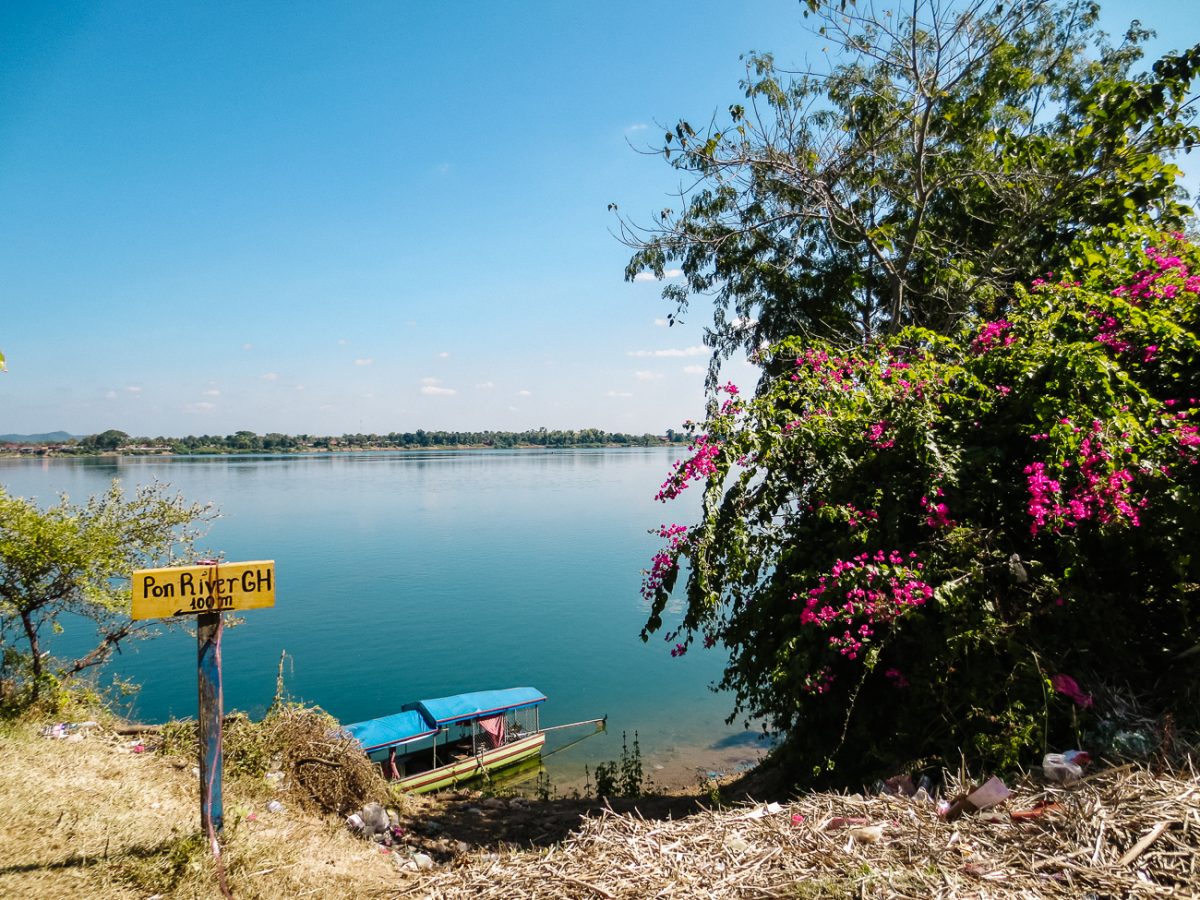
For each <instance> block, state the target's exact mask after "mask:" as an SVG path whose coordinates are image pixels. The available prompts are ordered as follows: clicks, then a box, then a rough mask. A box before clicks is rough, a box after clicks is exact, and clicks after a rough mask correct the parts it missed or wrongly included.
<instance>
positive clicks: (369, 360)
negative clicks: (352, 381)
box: [354, 356, 375, 366]
mask: <svg viewBox="0 0 1200 900" xmlns="http://www.w3.org/2000/svg"><path fill="white" fill-rule="evenodd" d="M373 362H375V360H374V359H372V358H371V357H370V356H364V357H363V358H362V359H356V360H355V361H354V364H355V365H356V366H369V365H371V363H373Z"/></svg>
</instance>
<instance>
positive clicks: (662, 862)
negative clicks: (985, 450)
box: [0, 726, 1200, 900]
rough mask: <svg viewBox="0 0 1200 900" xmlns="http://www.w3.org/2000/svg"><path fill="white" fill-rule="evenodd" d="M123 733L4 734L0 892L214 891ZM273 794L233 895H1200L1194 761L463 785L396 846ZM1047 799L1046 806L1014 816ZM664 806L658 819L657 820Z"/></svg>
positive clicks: (172, 773)
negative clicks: (737, 797) (573, 791)
mask: <svg viewBox="0 0 1200 900" xmlns="http://www.w3.org/2000/svg"><path fill="white" fill-rule="evenodd" d="M127 743H128V739H122V738H117V737H115V736H112V735H106V734H104V733H99V732H98V733H96V734H93V735H92V736H91V737H89V738H88V739H86V740H83V741H81V742H78V743H67V742H64V741H52V740H47V739H44V738H42V737H40V736H38V733H37V729H36V728H33V727H28V726H23V727H19V728H13V729H9V730H8V731H5V732H3V733H0V812H2V815H0V896H3V897H36V898H54V897H71V898H82V897H89V898H90V897H106V898H107V897H112V898H124V897H130V898H134V897H137V898H143V900H145V898H148V897H152V896H155V895H158V896H160V897H161V898H163V900H167V898H183V897H188V898H215V897H219V896H220V892H219V889H218V887H217V879H216V877H215V875H214V869H213V863H212V860H211V857H210V856H209V853H208V851H207V848H206V847H205V845H204V842H203V841H202V840H201V839H200V838H199V836H198V834H197V832H198V828H197V824H198V823H197V821H196V820H197V816H198V812H197V793H198V792H197V784H196V777H195V776H194V775H193V773H192V769H191V764H190V762H188V761H184V760H182V759H179V758H174V759H173V758H171V757H164V756H162V755H160V754H151V753H146V754H132V753H130V752H129V751H128V749H127V747H126V746H125V745H126V744H127ZM297 758H303V757H297ZM293 789H294V790H299V789H301V786H299V785H297V786H295V787H294V788H293ZM274 796H277V795H275V794H273V793H271V791H270V789H269V787H268V786H267V785H266V784H265V783H264V782H263V781H262V779H261V778H250V777H246V778H242V779H238V778H233V779H231V780H230V781H227V784H226V791H225V812H226V834H225V841H224V853H223V859H224V864H225V868H226V871H227V875H228V883H229V886H230V888H231V890H232V893H233V895H234V896H235V897H238V898H259V897H261V898H274V897H289V898H290V897H305V896H311V897H356V898H371V897H439V898H470V900H486V898H489V897H491V898H502V897H503V898H509V897H530V898H551V897H553V898H602V900H603V898H630V900H632V898H639V900H640V898H646V897H704V898H766V897H794V898H809V900H813V898H843V897H844V898H882V897H910V898H927V897H938V898H977V897H987V898H1003V900H1008V898H1028V900H1033V898H1042V897H1062V898H1068V897H1070V898H1086V897H1089V896H1090V897H1094V898H1097V900H1099V898H1109V897H1198V896H1200V863H1198V861H1197V860H1198V859H1200V781H1198V779H1197V777H1196V773H1195V772H1194V771H1193V770H1192V769H1191V768H1186V769H1183V770H1178V771H1174V772H1166V773H1158V774H1154V773H1151V772H1150V771H1149V770H1147V769H1146V768H1143V767H1133V766H1125V767H1118V768H1112V769H1107V770H1104V771H1102V772H1100V773H1098V774H1096V775H1094V776H1092V777H1090V778H1087V779H1084V780H1083V781H1082V782H1080V783H1078V784H1076V785H1072V786H1071V787H1069V788H1060V787H1048V786H1046V785H1044V784H1042V783H1041V782H1039V781H1037V780H1035V779H1029V780H1027V781H1026V782H1024V783H1022V784H1018V785H1016V786H1014V791H1013V796H1012V797H1011V798H1010V799H1009V800H1008V802H1007V804H1006V805H1005V806H1003V807H1001V808H1000V811H999V812H996V811H993V812H992V813H991V814H974V815H967V816H964V817H963V818H961V819H959V820H958V821H956V822H953V823H948V822H946V821H944V820H942V819H940V818H938V816H937V814H936V812H935V809H934V807H933V805H932V803H929V802H923V801H917V800H910V799H905V798H901V797H869V798H863V797H859V796H842V795H837V794H810V795H805V796H802V797H800V798H798V799H796V800H793V801H792V802H790V803H786V804H783V806H782V807H781V808H780V809H778V810H777V811H774V812H770V813H767V814H764V815H760V816H757V817H755V816H754V815H752V813H754V812H755V810H756V809H761V808H762V807H755V806H745V805H744V806H739V807H737V808H732V809H724V810H715V811H714V810H708V811H700V812H696V813H694V814H692V815H685V816H682V817H679V818H670V817H668V815H669V814H668V813H667V811H666V810H667V807H666V806H661V807H660V806H657V805H656V801H655V800H653V799H650V800H647V801H644V802H643V801H639V808H640V809H641V810H642V813H641V814H639V813H637V812H634V813H632V814H618V813H615V812H612V811H611V810H600V811H599V812H593V813H592V814H591V815H590V816H585V817H583V818H579V814H578V813H572V810H573V807H570V806H569V804H568V805H563V804H561V803H556V802H554V801H551V802H550V803H548V804H536V803H534V804H530V803H529V802H528V801H524V800H511V801H508V800H488V799H487V798H479V797H478V796H477V795H474V794H466V793H462V795H461V796H460V797H459V798H458V800H457V801H451V800H445V799H443V800H440V801H430V800H422V801H420V802H419V803H413V804H411V805H410V807H409V809H408V817H407V819H406V824H407V825H408V826H409V827H410V831H409V835H408V837H409V838H410V839H411V843H410V844H409V845H408V846H401V847H397V848H395V849H394V850H393V851H391V852H385V851H383V850H382V849H381V848H380V847H378V846H377V845H374V844H370V843H367V842H365V841H363V840H360V839H358V838H355V837H353V836H351V835H350V834H349V832H348V831H347V830H346V829H345V827H344V826H343V825H342V822H341V819H340V818H339V817H337V816H331V817H322V816H320V815H317V814H315V813H310V812H307V811H306V810H305V809H304V808H303V804H302V803H301V802H300V799H301V798H300V795H295V794H284V795H282V797H283V801H284V803H285V804H286V809H285V811H284V812H283V813H281V814H272V813H269V812H268V811H267V810H266V803H267V801H268V800H269V799H270V798H272V797H274ZM455 802H457V803H459V804H460V806H461V809H459V810H458V811H457V812H458V813H459V814H460V815H459V819H461V820H462V822H463V823H464V827H465V823H466V822H468V821H477V822H479V823H482V822H484V821H488V822H489V823H490V824H489V825H488V826H487V828H486V829H484V830H481V831H480V832H479V833H477V834H475V835H469V834H468V833H467V832H466V831H459V829H458V827H457V826H456V821H458V819H456V817H455V807H454V803H455ZM1039 804H1042V805H1044V808H1045V810H1046V811H1045V812H1043V813H1042V814H1040V815H1039V816H1038V817H1036V818H1029V819H1020V818H1017V819H1014V818H1013V817H1012V815H1011V813H1012V812H1014V811H1016V812H1020V811H1027V810H1031V809H1034V808H1035V807H1037V806H1038V805H1039ZM1046 804H1050V805H1046ZM654 809H661V810H662V812H661V815H662V816H663V817H662V818H646V817H644V816H645V815H646V814H648V813H649V812H650V811H651V810H654ZM674 809H675V814H676V815H678V810H679V809H680V807H679V806H678V805H676V806H675V807H674ZM485 813H486V814H487V815H493V814H494V816H495V817H496V818H495V819H487V820H485V819H484V814H485ZM571 814H574V815H575V818H574V820H573V824H570V825H568V826H567V827H566V828H564V830H563V831H562V832H560V833H561V834H565V839H564V840H562V841H561V842H560V843H555V844H552V845H550V846H541V847H533V848H530V847H528V846H526V847H525V848H524V849H517V848H515V847H513V846H512V845H504V844H500V843H498V841H497V839H496V836H497V835H498V834H499V833H501V831H500V827H501V826H502V825H503V824H505V823H504V822H503V818H502V817H507V819H508V820H509V821H508V823H507V824H508V825H510V826H512V825H516V824H517V823H518V822H520V821H523V822H525V825H524V826H522V827H525V828H526V829H527V836H528V837H530V838H532V836H533V835H534V834H535V833H540V832H538V831H537V829H542V830H545V829H547V828H548V827H549V826H550V824H551V823H552V821H553V820H555V819H556V818H561V819H564V820H566V819H568V818H569V817H570V815H571ZM847 820H850V821H847ZM434 826H436V827H434ZM422 828H424V829H425V831H426V832H428V834H426V835H425V836H422V835H420V834H418V832H419V831H420V830H421V829H422ZM571 829H573V830H571ZM430 834H436V838H435V837H431V836H430ZM510 839H516V840H520V837H519V836H513V835H512V834H511V832H510ZM421 841H425V842H427V843H426V845H422V843H421ZM435 844H436V845H437V846H439V847H442V846H444V849H445V851H446V852H445V853H444V854H438V853H436V852H435V847H434V846H433V845H435ZM416 849H425V850H427V851H428V852H430V853H431V855H433V856H434V858H435V861H436V864H435V865H434V867H433V868H432V869H429V870H425V871H409V870H407V869H406V868H405V867H404V864H405V863H408V862H409V854H410V853H411V852H412V851H414V850H416ZM398 863H399V864H400V865H398Z"/></svg>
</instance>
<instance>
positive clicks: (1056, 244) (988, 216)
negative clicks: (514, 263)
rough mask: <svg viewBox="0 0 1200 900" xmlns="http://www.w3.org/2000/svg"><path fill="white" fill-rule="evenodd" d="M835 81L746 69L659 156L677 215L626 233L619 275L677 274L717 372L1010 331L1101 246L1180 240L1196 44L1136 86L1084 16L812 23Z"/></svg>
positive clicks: (1019, 14) (913, 13) (912, 10)
mask: <svg viewBox="0 0 1200 900" xmlns="http://www.w3.org/2000/svg"><path fill="white" fill-rule="evenodd" d="M813 5H815V6H816V7H817V8H816V17H815V20H814V21H816V23H817V25H818V30H819V32H820V34H821V35H822V36H823V37H824V38H826V39H827V40H828V41H829V43H830V45H831V50H832V51H833V52H832V53H831V54H830V57H831V59H832V60H833V64H832V66H831V67H830V68H829V69H828V71H824V72H817V71H803V72H787V71H784V70H782V69H780V68H779V67H778V65H777V64H776V61H775V58H774V57H773V56H772V55H771V54H768V53H752V54H750V55H749V57H748V59H747V75H746V78H745V80H744V81H743V83H742V89H743V93H744V99H743V101H739V102H736V103H733V104H732V105H730V106H729V108H728V115H727V117H722V118H721V119H720V120H718V119H717V118H714V119H713V120H712V121H711V122H710V123H709V124H708V125H707V126H706V127H699V128H698V127H694V126H693V125H692V124H690V123H689V122H688V121H685V120H681V121H679V122H678V124H676V125H675V127H674V128H673V129H671V130H670V131H668V132H667V133H666V134H665V137H664V143H663V146H662V148H661V153H662V154H663V155H664V156H665V157H666V158H667V159H668V160H669V161H670V163H671V165H673V166H674V167H675V168H676V169H677V170H678V171H679V173H680V175H681V178H682V179H684V181H683V185H682V188H681V193H680V205H679V208H677V209H671V208H667V209H664V210H662V211H661V212H660V213H659V214H658V215H657V217H656V220H655V222H654V223H653V224H651V225H649V226H641V225H639V224H637V223H635V222H633V221H631V220H622V237H623V239H624V240H625V241H626V242H627V243H628V244H629V245H630V246H631V247H633V248H635V251H636V252H635V253H634V255H633V257H632V258H631V260H630V262H629V265H628V267H627V269H626V277H627V278H633V277H634V276H635V275H636V274H638V273H640V272H644V271H649V272H652V273H654V274H657V275H658V276H660V277H662V276H663V275H664V273H665V271H666V270H667V268H668V267H669V266H670V267H678V268H679V269H681V270H682V283H669V284H667V286H666V287H665V288H664V291H663V294H664V296H665V297H666V298H667V299H668V300H669V301H670V302H671V303H672V304H673V305H674V306H675V310H674V312H673V313H672V320H674V319H675V318H676V317H678V316H681V315H683V314H685V313H686V312H687V311H688V310H689V307H690V306H691V304H692V303H693V302H694V298H696V297H706V298H711V300H712V302H713V306H714V317H713V324H712V326H711V328H710V329H709V331H708V334H707V336H706V339H707V340H708V342H709V343H710V344H711V345H712V346H713V347H714V349H715V351H716V357H715V359H714V368H713V370H712V377H711V378H710V387H715V373H716V365H717V364H718V363H719V359H720V357H722V356H726V355H728V354H730V353H731V352H733V350H735V349H737V348H739V347H741V348H744V349H746V350H749V351H751V352H753V351H754V350H756V349H757V348H758V347H759V346H760V344H761V343H762V342H763V341H764V340H766V341H776V340H779V339H781V338H783V337H786V336H789V335H798V334H805V335H811V336H813V337H823V338H832V339H840V340H842V341H846V340H849V341H852V342H862V341H869V340H871V339H873V338H875V337H877V336H879V335H881V334H890V333H895V332H896V331H898V330H899V329H900V328H902V327H904V326H906V325H920V326H923V327H929V328H933V329H935V330H941V331H946V330H951V329H953V328H954V327H955V324H956V322H957V321H958V320H959V319H960V318H961V317H962V316H964V315H966V314H969V313H978V314H981V315H987V316H996V315H1002V314H1003V312H1004V308H1005V305H1006V304H1007V303H1008V301H1009V298H1010V296H1011V289H1012V287H1013V286H1014V285H1015V284H1017V283H1019V282H1021V281H1022V280H1023V279H1027V278H1028V277H1030V276H1031V275H1032V274H1036V273H1037V272H1038V271H1048V270H1053V271H1059V270H1062V269H1064V268H1065V267H1067V266H1068V265H1070V264H1078V263H1080V262H1082V259H1081V257H1080V253H1081V252H1084V251H1083V250H1082V249H1081V248H1082V247H1084V246H1085V245H1086V240H1081V239H1083V238H1086V236H1088V235H1091V234H1093V233H1095V232H1096V231H1097V230H1100V231H1104V230H1105V229H1111V228H1115V227H1124V226H1133V225H1149V224H1154V225H1155V226H1156V227H1159V228H1165V229H1170V228H1175V227H1179V225H1180V223H1181V222H1182V221H1183V219H1184V217H1185V215H1186V214H1187V212H1188V207H1187V206H1186V205H1185V204H1184V202H1183V201H1184V199H1185V198H1184V196H1183V194H1182V192H1181V190H1180V189H1179V187H1178V184H1177V180H1178V178H1179V175H1180V171H1179V169H1178V168H1177V167H1176V166H1175V165H1174V163H1173V162H1172V157H1173V156H1174V154H1175V153H1177V152H1178V151H1181V150H1187V149H1190V148H1191V147H1192V146H1193V145H1194V144H1195V142H1196V138H1197V134H1198V132H1197V128H1196V126H1195V125H1194V124H1193V108H1192V104H1191V102H1190V95H1189V91H1190V87H1191V84H1192V82H1193V79H1194V77H1195V74H1196V70H1197V66H1198V65H1200V45H1197V46H1193V47H1191V48H1188V49H1185V50H1183V51H1181V52H1178V53H1170V54H1167V55H1166V56H1164V57H1163V58H1161V59H1159V60H1157V61H1156V62H1154V64H1153V65H1152V66H1151V67H1150V68H1149V70H1148V71H1138V65H1139V62H1140V60H1141V58H1142V49H1141V45H1142V43H1143V42H1144V40H1145V39H1146V37H1147V36H1148V35H1149V33H1150V32H1148V31H1146V30H1145V29H1143V28H1142V27H1140V26H1139V25H1138V24H1137V23H1134V24H1133V25H1132V26H1131V27H1130V29H1129V30H1128V32H1127V33H1126V34H1125V35H1124V36H1123V38H1122V40H1121V41H1120V42H1119V43H1117V44H1110V43H1108V42H1107V40H1106V39H1105V37H1104V36H1103V35H1102V34H1101V33H1100V32H1099V31H1098V29H1097V17H1098V7H1097V5H1096V4H1095V3H1093V2H1089V0H999V2H996V0H972V2H969V3H966V4H959V5H958V6H952V5H950V4H941V3H935V2H932V0H916V2H915V3H914V4H913V5H912V6H911V7H909V9H908V11H907V12H902V13H900V12H898V13H896V14H892V13H890V12H888V13H884V14H883V15H877V16H875V17H872V16H871V15H870V14H868V13H867V12H864V11H860V10H858V9H857V8H856V7H854V6H850V7H848V8H845V9H843V8H842V7H844V6H845V4H819V5H818V4H813Z"/></svg>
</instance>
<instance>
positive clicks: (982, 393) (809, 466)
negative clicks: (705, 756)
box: [644, 235, 1200, 778]
mask: <svg viewBox="0 0 1200 900" xmlns="http://www.w3.org/2000/svg"><path fill="white" fill-rule="evenodd" d="M1141 247H1145V244H1144V243H1142V242H1141V240H1140V239H1139V235H1126V236H1124V238H1123V240H1122V241H1121V242H1118V243H1115V244H1112V245H1108V246H1096V247H1094V248H1092V251H1091V255H1092V257H1093V258H1094V259H1095V260H1097V261H1096V262H1094V263H1093V264H1092V265H1091V266H1090V267H1088V268H1087V269H1086V270H1083V271H1082V272H1081V273H1080V274H1079V275H1078V276H1076V277H1071V276H1068V277H1066V278H1065V279H1059V278H1054V279H1050V280H1036V281H1034V282H1033V288H1032V290H1030V291H1025V290H1022V289H1019V288H1018V289H1016V290H1015V291H1014V293H1013V296H1012V300H1011V302H1010V303H1009V304H1008V305H1007V307H1008V309H1007V312H1006V315H1005V317H1004V318H1000V319H991V320H969V321H965V322H964V323H963V325H962V327H961V328H959V329H958V330H957V331H955V333H953V334H952V335H938V334H936V333H935V332H932V331H929V330H927V329H921V328H918V327H916V326H910V327H907V328H905V329H902V330H901V331H900V332H899V333H898V334H895V335H891V336H888V337H885V338H882V339H880V340H877V341H875V342H872V343H871V344H868V345H865V346H863V347H860V348H857V349H854V350H849V351H847V350H845V349H843V348H840V347H839V346H838V345H836V344H833V343H829V342H823V341H817V340H809V341H802V340H799V339H796V338H789V339H786V340H784V341H782V342H780V343H779V344H777V345H774V346H773V347H771V348H770V349H769V350H767V351H766V362H767V363H768V365H769V368H771V369H772V370H773V371H775V372H777V374H774V375H771V376H767V377H766V378H765V380H764V382H763V384H761V385H760V388H759V390H758V393H757V396H755V397H753V398H749V399H747V398H743V397H742V396H741V395H740V393H739V392H738V390H737V388H736V387H735V386H734V385H726V386H725V387H723V388H722V389H721V392H722V393H721V396H722V397H723V402H722V403H721V404H720V405H719V406H717V407H714V409H713V410H712V412H711V414H710V416H709V417H708V419H707V421H706V422H705V423H704V426H703V433H701V434H699V435H698V436H696V437H695V439H694V442H693V445H692V451H693V452H692V455H691V456H690V457H689V458H687V459H685V460H683V461H681V462H680V463H679V464H678V465H677V467H676V469H675V471H673V472H672V473H671V475H670V477H669V478H668V479H667V481H666V482H665V483H664V485H663V487H662V490H661V493H660V495H659V496H660V499H662V500H670V499H671V498H673V497H675V496H677V495H678V494H679V493H681V492H682V491H685V490H687V489H688V487H689V485H690V484H692V483H698V484H700V485H701V487H700V488H698V489H700V490H703V491H704V503H703V513H702V516H701V518H700V521H699V522H698V523H697V524H695V525H694V526H691V527H687V526H685V525H681V524H672V525H664V526H662V528H661V529H660V530H659V533H660V534H661V535H662V537H663V538H664V539H665V541H666V544H665V546H664V548H663V550H662V551H661V552H660V553H659V554H658V555H657V556H656V557H655V558H654V561H653V565H652V568H651V569H650V570H649V572H648V573H647V575H646V580H645V584H644V593H645V595H646V597H647V598H648V599H649V600H650V601H651V603H652V610H651V616H650V619H649V622H648V624H647V628H646V634H648V633H649V632H653V631H656V630H658V629H661V628H664V627H666V626H664V622H663V616H664V614H665V610H666V608H667V602H668V599H669V595H670V592H671V590H672V589H673V588H674V587H675V582H676V580H677V579H682V580H683V581H684V586H683V593H684V594H685V597H686V606H685V609H684V613H683V617H682V621H681V622H679V623H678V626H677V627H675V628H669V627H668V628H667V634H666V637H667V640H668V641H669V642H674V643H675V649H674V651H673V653H674V654H676V655H678V654H682V653H686V652H687V651H688V649H689V648H690V647H691V646H692V644H693V643H694V642H695V641H697V640H699V641H701V642H703V643H704V644H705V645H706V646H713V645H717V644H721V645H724V646H725V647H727V648H728V650H729V653H730V663H729V665H728V668H727V669H726V672H725V674H724V677H723V681H722V686H723V687H725V688H728V689H731V690H732V691H733V692H734V694H735V696H736V698H737V704H738V710H739V711H741V712H743V713H745V714H747V715H748V716H755V717H763V718H765V719H766V720H767V722H768V723H769V724H770V725H771V726H773V727H774V728H776V729H778V730H779V731H781V732H783V733H784V734H785V735H787V736H788V737H789V746H790V750H791V751H792V752H793V753H794V754H795V759H796V760H798V761H799V762H801V763H802V764H803V768H802V769H800V771H803V772H806V773H816V774H818V775H822V776H825V775H827V774H828V773H829V772H830V771H831V770H833V769H834V768H836V769H837V771H838V776H839V777H841V778H845V777H847V776H850V775H860V774H868V773H873V774H879V773H880V772H884V773H890V772H894V771H896V767H897V766H900V765H903V764H905V763H910V762H913V761H932V760H940V761H947V760H956V759H957V758H958V753H959V750H960V749H961V750H963V751H965V752H967V753H968V754H969V755H970V756H971V757H972V759H973V760H975V761H982V762H984V763H989V764H994V765H1000V766H1011V765H1014V764H1016V763H1017V762H1024V763H1026V764H1027V763H1028V762H1029V760H1030V759H1031V758H1037V755H1038V754H1040V752H1042V750H1043V749H1044V748H1045V747H1046V746H1047V745H1049V746H1052V747H1053V746H1059V747H1062V746H1071V745H1076V744H1075V741H1076V740H1078V733H1077V732H1073V731H1072V724H1073V723H1074V721H1075V719H1074V715H1075V713H1078V715H1079V716H1080V717H1081V718H1080V719H1079V720H1078V721H1079V725H1080V727H1083V728H1092V729H1095V728H1097V726H1098V724H1099V723H1098V721H1097V718H1096V717H1094V716H1092V715H1091V713H1090V711H1089V709H1088V707H1090V700H1091V698H1090V696H1088V695H1090V694H1092V693H1094V692H1095V691H1097V690H1100V689H1103V688H1104V686H1105V685H1120V686H1123V687H1125V688H1127V689H1129V690H1132V691H1133V692H1134V693H1135V694H1136V695H1138V696H1140V697H1142V698H1143V699H1144V700H1145V701H1146V702H1147V703H1148V704H1149V708H1150V709H1151V710H1156V711H1160V712H1161V711H1163V710H1171V709H1173V710H1174V712H1175V713H1176V714H1178V715H1179V716H1180V717H1181V720H1182V721H1187V720H1189V719H1190V721H1191V724H1192V725H1196V724H1197V722H1196V718H1197V710H1198V709H1200V703H1198V702H1197V700H1198V698H1197V685H1198V684H1200V678H1198V677H1197V676H1200V653H1198V652H1197V651H1198V650H1200V555H1198V554H1196V552H1195V539H1194V536H1195V534H1196V533H1197V530H1200V251H1198V250H1197V248H1196V247H1194V246H1192V245H1190V244H1188V243H1187V242H1186V241H1185V240H1183V239H1182V236H1179V235H1176V236H1175V237H1164V238H1161V239H1158V238H1155V239H1154V245H1153V246H1151V247H1150V248H1149V249H1147V250H1145V251H1144V252H1143V250H1142V249H1140V248H1141ZM682 563H686V565H681V564H682ZM681 572H683V573H685V574H683V575H681V574H680V573H681ZM644 636H645V635H644ZM1075 704H1078V705H1079V708H1078V709H1076V708H1075ZM1068 741H1070V744H1067V743H1066V742H1068ZM1092 741H1093V743H1092V747H1093V749H1103V741H1102V736H1100V735H1099V733H1098V732H1096V733H1095V734H1093V738H1092Z"/></svg>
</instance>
